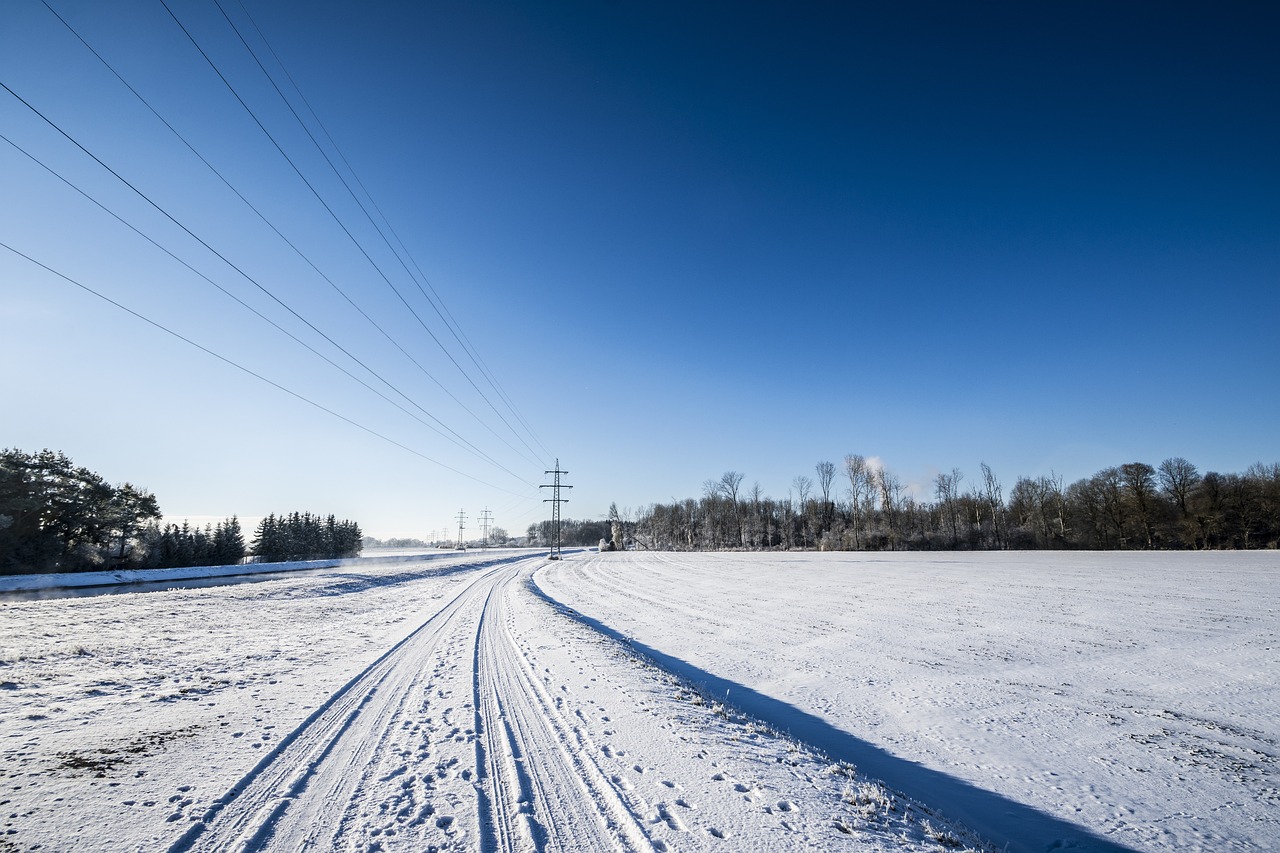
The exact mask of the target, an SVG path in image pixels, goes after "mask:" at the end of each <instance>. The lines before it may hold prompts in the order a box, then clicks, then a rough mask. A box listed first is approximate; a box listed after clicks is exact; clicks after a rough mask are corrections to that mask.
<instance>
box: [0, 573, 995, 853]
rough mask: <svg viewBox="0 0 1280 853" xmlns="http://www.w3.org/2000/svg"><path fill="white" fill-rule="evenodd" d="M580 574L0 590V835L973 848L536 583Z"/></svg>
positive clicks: (58, 843) (10, 844) (193, 846)
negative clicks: (6, 594)
mask: <svg viewBox="0 0 1280 853" xmlns="http://www.w3.org/2000/svg"><path fill="white" fill-rule="evenodd" d="M610 556H614V555H610ZM578 563H581V564H582V565H581V568H582V570H583V571H584V572H585V573H586V575H585V576H591V575H592V574H593V573H597V572H599V571H600V570H601V569H602V568H608V566H607V564H597V563H596V562H595V561H594V559H593V558H591V557H589V556H588V555H585V554H575V555H569V556H568V558H567V559H566V560H564V561H562V562H560V563H555V564H549V563H547V561H545V560H544V559H542V558H541V557H529V556H527V555H521V554H515V555H507V556H500V555H494V554H488V555H485V554H475V553H472V554H465V555H453V556H451V557H448V558H444V559H437V560H432V561H430V562H425V561H420V562H410V563H400V564H381V565H347V566H337V567H331V568H327V569H322V570H319V571H307V572H295V573H291V574H276V575H271V576H267V577H265V578H263V577H259V578H255V579H253V581H254V582H248V581H247V580H245V581H237V580H236V579H227V583H226V584H225V585H215V586H203V587H197V588H172V589H156V588H154V585H153V586H152V587H149V589H150V591H146V592H139V591H124V590H132V589H137V588H136V587H121V588H118V589H116V590H113V594H106V595H97V596H84V597H56V594H54V593H50V597H46V598H40V599H30V600H28V599H13V598H10V599H8V600H0V754H2V756H3V761H2V762H0V851H15V850H59V851H96V850H101V851H108V850H110V851H118V850H137V851H144V850H145V851H155V850H161V851H163V850H168V851H175V853H176V851H197V850H209V851H214V850H216V851H225V850H239V851H276V850H290V851H294V850H299V849H308V850H352V851H375V850H384V851H399V850H405V851H408V850H413V851H424V850H437V851H443V850H468V851H516V850H537V851H543V850H581V851H599V850H627V851H664V853H665V851H673V850H717V851H755V850H836V849H838V850H847V849H857V850H872V851H900V850H939V849H987V848H985V847H984V846H983V845H982V843H981V842H980V841H979V839H978V838H977V837H976V836H974V835H973V834H972V833H970V832H969V831H968V830H967V829H966V828H964V827H963V826H961V825H959V824H955V823H951V822H948V821H947V820H945V819H944V818H942V817H940V816H939V815H938V814H937V809H936V808H935V807H934V805H935V804H931V803H922V802H918V801H916V800H913V799H912V798H910V797H907V796H904V795H902V794H900V793H897V792H894V791H892V790H888V789H886V788H885V787H884V786H883V785H881V784H880V783H879V782H878V781H877V780H875V779H874V778H870V777H868V776H866V775H863V774H860V773H858V772H857V771H856V769H855V768H853V767H851V766H849V765H848V764H843V763H840V762H836V761H833V760H831V759H830V758H829V757H828V756H826V755H825V754H823V753H822V752H821V751H819V750H815V749H813V748H811V747H810V746H808V745H807V744H805V743H803V742H801V741H798V740H796V739H792V738H788V737H786V736H783V735H780V734H778V733H777V732H775V731H773V730H772V729H770V728H769V727H768V726H766V725H762V724H761V723H760V722H759V721H757V720H754V719H752V718H750V717H749V716H747V715H745V714H742V713H740V712H738V711H735V710H734V709H733V708H732V707H730V706H728V705H725V704H724V703H723V702H722V701H721V697H717V696H715V695H712V694H711V693H709V692H708V691H701V690H699V689H697V688H696V686H691V685H690V684H688V683H686V682H684V681H681V680H679V679H678V678H675V677H673V676H671V675H669V674H668V673H666V672H664V671H663V670H661V669H659V668H657V667H656V666H655V665H654V663H653V662H652V661H650V660H648V659H646V658H645V657H644V656H641V655H638V654H637V653H636V652H635V651H634V650H632V649H631V648H630V647H628V645H627V644H625V643H623V642H619V641H618V640H617V639H616V638H615V637H614V636H613V634H612V632H611V631H610V630H609V629H608V628H607V627H605V626H596V625H594V624H593V623H592V622H591V621H590V620H589V619H588V618H587V617H585V616H583V615H580V614H578V613H575V612H573V611H570V610H568V609H566V608H564V607H562V606H561V605H560V604H558V603H557V602H555V601H554V600H551V599H549V598H548V597H547V596H546V595H545V594H544V593H543V592H542V591H541V590H540V589H539V587H538V586H537V583H536V580H535V579H536V578H538V577H540V575H539V572H540V571H542V570H545V569H546V568H547V567H548V566H549V565H553V566H554V567H555V571H556V572H557V573H559V572H562V571H564V570H569V571H570V573H572V572H573V571H576V569H575V568H573V567H574V566H576V564H578ZM558 577H561V575H558ZM562 577H565V578H567V577H568V575H563V576H562ZM601 595H602V601H603V602H607V601H608V600H609V599H610V595H611V593H609V592H608V591H607V589H606V588H604V587H602V588H601ZM652 616H653V618H654V619H655V621H663V622H669V620H670V614H668V613H665V612H663V613H654V614H652ZM602 629H603V630H602Z"/></svg>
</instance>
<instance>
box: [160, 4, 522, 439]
mask: <svg viewBox="0 0 1280 853" xmlns="http://www.w3.org/2000/svg"><path fill="white" fill-rule="evenodd" d="M160 5H162V6H164V8H165V11H167V12H168V13H169V16H170V17H171V18H173V20H174V23H176V24H177V25H178V28H179V29H181V30H182V32H183V34H184V35H186V37H187V39H188V40H189V41H190V42H191V44H192V45H193V46H194V47H195V49H196V50H197V51H198V52H199V54H200V55H201V56H202V57H204V60H205V62H207V63H208V64H209V67H210V68H212V69H213V72H214V73H215V74H216V75H217V76H218V79H220V80H221V81H222V82H223V84H224V85H225V86H226V87H227V90H228V91H230V92H231V94H232V96H233V97H234V98H235V99H236V101H237V102H238V103H239V104H240V106H241V107H243V108H244V110H245V112H247V113H248V114H249V117H250V118H252V119H253V122H254V124H256V125H257V126H258V129H259V130H261V131H262V132H263V133H264V134H265V135H266V137H267V139H268V140H270V142H271V144H272V145H273V146H275V149H276V150H277V151H278V152H280V156H282V157H284V159H285V161H286V162H287V163H288V164H289V166H290V167H292V169H293V171H294V172H295V173H296V174H297V175H298V177H299V178H300V179H301V180H302V182H303V183H304V184H306V186H307V189H309V190H310V191H311V194H312V195H314V196H315V198H316V200H317V201H318V202H320V205H321V207H323V208H324V209H325V211H326V212H328V214H329V216H330V217H331V218H332V219H333V221H334V222H335V223H337V225H338V227H339V228H340V229H342V232H343V233H344V234H346V235H347V237H348V239H350V240H351V242H352V244H353V245H354V246H355V247H356V249H357V250H358V251H359V252H360V254H361V255H363V256H364V258H365V260H367V261H368V262H369V264H370V266H372V267H373V269H374V271H375V272H377V273H378V276H379V277H380V278H381V279H382V280H383V282H385V283H386V285H387V286H388V287H390V288H391V290H392V292H393V293H395V295H396V297H397V298H398V299H399V300H400V302H401V303H402V304H403V305H404V307H405V308H406V309H407V310H408V311H409V313H410V315H412V316H413V318H414V320H416V321H417V322H418V325H419V326H421V327H422V330H423V331H425V332H426V333H427V335H428V336H429V337H430V338H431V340H432V341H434V342H435V344H436V346H437V347H439V348H440V351H441V352H443V353H444V355H445V357H446V358H448V359H449V361H450V362H452V363H453V365H454V367H456V368H457V369H458V371H459V372H460V373H461V374H462V375H463V378H465V379H466V380H467V382H468V383H469V384H470V385H471V387H472V388H473V389H475V391H476V393H477V394H479V395H480V398H481V399H483V400H484V401H485V403H487V404H488V405H489V407H490V408H491V409H493V411H494V413H495V414H496V415H497V416H498V418H499V420H501V421H502V422H503V423H504V424H506V426H507V428H508V429H510V430H511V431H512V433H513V434H515V435H516V437H517V438H519V439H520V441H521V443H523V444H525V446H526V447H527V448H528V449H529V450H530V452H534V454H535V455H536V452H535V451H533V448H531V447H529V446H528V443H527V442H525V441H524V439H523V438H521V437H520V436H519V434H518V433H516V431H515V430H514V429H513V428H512V427H511V424H510V423H508V422H507V420H506V418H505V417H503V416H502V413H501V412H499V411H498V410H497V407H496V406H494V405H493V403H492V401H490V400H489V398H488V396H487V395H486V394H485V393H484V392H483V391H482V390H481V389H480V387H479V386H478V385H476V383H475V380H473V379H472V378H471V375H470V374H469V373H467V371H466V370H465V369H464V368H463V367H462V365H461V364H459V363H458V360H457V359H456V358H454V356H453V353H451V352H449V350H448V348H447V347H445V345H444V343H443V342H441V340H440V339H439V337H437V336H436V334H435V332H433V331H432V330H431V328H430V327H429V326H428V325H427V324H426V322H425V321H424V320H423V319H422V317H421V315H419V314H418V312H417V311H416V310H414V308H413V306H412V305H411V304H409V300H407V299H406V298H405V297H404V294H403V293H401V292H400V289H399V288H398V287H396V286H395V284H394V283H393V282H392V281H391V279H390V278H388V277H387V274H386V273H385V272H384V271H383V270H382V267H381V266H379V265H378V262H377V261H375V260H374V259H373V256H371V255H370V254H369V252H368V251H367V250H366V249H365V248H364V246H363V244H361V242H360V241H359V240H358V239H357V238H356V236H355V235H354V234H353V233H352V232H351V230H350V229H349V228H348V227H347V226H346V224H345V223H344V222H343V221H342V218H341V217H339V216H338V214H337V213H336V212H335V211H334V210H333V208H332V207H331V206H330V205H329V203H328V202H326V201H325V200H324V197H323V196H321V194H320V192H319V191H318V190H317V189H316V188H315V186H314V185H313V184H312V183H311V181H310V180H308V179H307V177H306V175H304V174H303V173H302V170H301V169H300V168H299V167H298V165H297V163H295V162H294V161H293V158H292V157H290V156H289V155H288V153H287V152H286V151H285V150H284V148H283V147H282V146H281V145H280V143H279V142H278V141H277V140H276V138H275V136H273V135H272V133H271V132H270V131H269V130H267V128H266V125H264V124H263V123H262V120H261V119H259V118H258V115H257V113H255V112H254V111H253V109H252V108H251V107H250V106H249V105H248V104H247V103H246V102H245V100H244V99H243V98H242V97H240V94H239V92H237V91H236V88H235V87H234V86H232V85H231V81H229V80H228V79H227V78H226V76H225V75H224V74H223V73H222V71H221V70H220V69H219V68H218V65H217V63H215V62H214V61H213V59H212V57H210V56H209V54H208V53H207V52H205V50H204V48H202V47H201V46H200V43H199V42H198V41H197V40H196V38H195V36H194V35H192V34H191V31H190V30H188V29H187V27H186V26H185V25H184V24H183V23H182V21H181V20H180V19H179V18H178V16H177V15H176V14H174V12H173V10H172V9H171V8H170V7H169V4H168V3H167V2H166V0H160ZM219 10H220V11H222V9H221V6H219ZM223 16H224V17H226V13H225V11H223ZM232 29H233V30H235V27H234V25H233V26H232ZM236 34H237V36H239V31H238V30H236ZM241 42H242V43H243V42H244V39H243V37H241ZM245 46H246V48H247V47H248V45H247V44H246V45H245ZM249 53H250V55H251V56H253V51H252V50H250V51H249ZM254 61H255V62H257V57H256V56H254ZM258 65H259V67H260V68H261V63H260V62H259V63H258ZM263 72H264V74H265V69H263ZM267 79H268V80H271V77H270V75H269V74H268V75H267ZM271 85H272V87H273V88H275V89H276V92H277V94H280V97H281V99H282V100H284V101H285V105H286V106H288V107H289V110H290V112H293V114H294V117H295V118H297V113H296V112H294V111H293V107H292V106H290V105H289V103H288V99H287V98H284V96H283V94H282V93H280V90H279V87H277V86H276V85H275V81H273V80H272V81H271ZM298 121H299V123H301V119H298ZM303 130H304V131H305V132H306V133H307V135H308V136H309V137H310V138H311V140H312V143H313V144H316V146H317V148H319V144H318V143H316V142H315V137H314V136H312V135H311V132H310V130H308V129H307V128H306V126H305V124H304V125H303ZM321 154H322V156H324V157H325V160H326V161H327V162H329V165H330V167H331V168H332V167H333V164H332V161H329V158H328V156H327V155H325V154H324V152H323V150H321ZM334 171H335V173H336V171H337V170H336V169H335V170H334ZM339 180H341V175H339ZM343 184H344V186H345V185H346V182H345V181H343ZM347 190H348V192H350V187H347ZM353 195H354V194H353ZM362 209H363V207H362ZM367 215H368V213H367V211H366V216H367ZM375 227H376V226H375ZM379 233H381V232H379ZM384 239H385V238H384ZM454 399H455V400H456V399H457V398H454ZM458 402H459V405H462V403H461V401H458ZM512 449H513V450H514V448H512ZM527 458H528V457H526V459H527ZM529 461H532V460H529Z"/></svg>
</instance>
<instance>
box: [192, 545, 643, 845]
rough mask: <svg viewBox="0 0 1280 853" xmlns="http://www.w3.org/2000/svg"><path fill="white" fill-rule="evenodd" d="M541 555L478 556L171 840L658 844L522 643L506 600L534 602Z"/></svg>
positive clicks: (220, 842) (228, 842) (218, 842)
mask: <svg viewBox="0 0 1280 853" xmlns="http://www.w3.org/2000/svg"><path fill="white" fill-rule="evenodd" d="M540 565H542V560H541V558H534V559H530V558H527V557H526V558H522V559H521V560H520V561H519V562H517V563H516V564H515V565H511V561H509V560H508V561H503V562H502V563H499V564H498V565H490V566H487V567H482V568H481V571H480V573H479V574H478V575H477V576H476V577H475V578H474V579H473V580H471V581H470V582H469V583H467V584H466V585H465V586H464V587H462V588H461V589H460V590H459V591H458V592H457V594H456V595H454V597H453V598H452V599H450V600H449V601H448V602H447V603H445V604H444V605H443V606H442V607H440V609H439V610H438V611H437V612H436V613H435V614H433V615H432V616H431V617H430V618H428V619H427V620H426V621H425V622H423V624H422V625H420V626H419V627H418V628H417V629H416V630H415V631H414V632H413V633H411V634H410V635H409V636H408V637H406V638H405V639H404V640H402V641H401V642H400V643H398V644H396V645H395V646H393V647H392V648H391V649H390V650H388V651H387V652H386V653H385V654H384V655H383V656H382V657H380V658H379V659H378V660H377V661H375V662H374V663H372V664H371V665H370V666H368V667H367V668H366V669H365V670H364V671H362V672H361V673H360V674H359V675H357V676H356V677H354V678H353V679H351V681H349V682H348V683H347V684H346V685H345V686H344V687H343V688H342V689H340V690H339V691H337V692H336V693H335V694H333V695H332V696H331V697H330V698H329V699H328V700H327V701H326V702H325V703H324V704H323V705H322V706H321V707H320V708H318V709H317V710H316V711H315V712H313V713H312V715H311V716H310V717H308V719H307V720H306V721H304V722H303V723H302V724H301V725H299V726H298V727H297V728H296V729H295V730H294V731H293V732H291V733H290V734H289V735H287V736H286V737H285V738H283V739H282V740H281V742H280V743H279V744H277V746H276V748H275V749H274V750H273V751H272V752H271V753H269V754H268V755H266V756H265V757H264V758H263V759H262V760H261V761H260V762H259V763H258V765H257V766H255V767H254V768H253V769H252V770H251V771H249V773H248V774H246V775H245V777H244V778H242V779H241V780H240V782H238V783H237V784H236V785H234V786H233V787H232V788H231V789H230V790H229V791H228V792H227V793H226V794H225V795H223V796H222V797H221V798H219V799H218V800H217V801H216V802H215V803H214V804H213V805H212V806H211V807H210V808H209V809H208V811H207V812H206V813H205V815H204V816H203V818H201V819H200V820H198V821H196V822H195V823H193V824H192V826H191V827H190V828H189V829H188V830H187V831H186V832H185V833H184V834H183V835H182V836H181V837H180V838H179V839H178V840H177V841H175V842H174V843H173V844H172V845H171V846H170V848H169V850H170V853H187V851H193V852H194V851H219V853H221V851H237V853H263V851H271V850H280V849H289V850H315V851H320V850H334V849H339V848H341V849H350V850H369V851H373V850H393V849H402V848H403V849H423V848H425V847H428V846H430V847H431V848H432V849H440V850H445V849H466V850H477V849H478V850H481V851H485V852H486V853H489V851H494V853H544V851H552V850H593V851H594V850H620V851H635V853H652V851H654V850H655V846H654V844H653V843H652V842H651V841H650V839H649V836H648V835H647V834H646V832H645V830H644V829H643V827H642V824H641V821H640V819H639V818H638V817H637V814H638V813H639V812H640V811H642V810H643V804H636V803H632V802H630V800H631V799H632V797H629V796H627V795H626V793H625V792H621V791H619V790H618V788H617V785H616V783H613V782H610V781H609V778H608V777H607V776H606V774H605V772H604V771H603V770H602V769H601V767H600V765H599V764H598V763H597V759H596V758H595V755H596V753H597V752H598V750H597V749H596V747H595V745H594V744H593V743H591V741H590V737H589V735H588V734H587V733H586V732H585V731H583V729H582V728H581V727H580V726H577V725H575V724H574V721H573V720H571V719H569V718H567V717H566V716H565V715H564V714H562V713H561V711H560V710H559V709H558V708H557V703H556V701H555V699H554V698H553V697H552V696H551V694H550V693H549V692H548V690H547V687H546V686H544V685H543V684H542V683H541V682H540V681H539V679H538V677H537V675H536V674H535V672H534V669H533V666H532V664H531V663H530V662H529V660H528V659H527V658H526V657H525V654H524V653H523V652H522V651H521V649H520V644H519V641H518V638H517V637H516V635H515V633H514V631H513V625H512V621H513V620H512V619H511V618H510V616H509V613H508V607H509V606H512V604H513V603H514V604H515V605H516V606H520V605H521V604H528V603H531V602H532V598H531V597H528V598H527V599H526V600H525V601H523V602H513V596H516V595H524V596H528V595H529V594H528V593H527V592H526V591H524V590H523V589H522V588H521V586H520V579H521V578H522V577H528V575H529V574H531V570H532V569H533V568H535V567H537V566H540ZM468 647H470V648H469V649H468ZM468 652H469V653H468ZM433 661H434V664H435V665H434V668H433V666H432V663H433ZM446 706H447V707H446ZM468 706H469V707H468ZM441 707H443V712H442V713H439V709H440V708H441ZM437 714H438V715H437ZM461 720H466V721H467V722H471V723H472V727H471V728H470V729H466V730H465V731H464V730H463V729H462V727H461V724H460V721H461Z"/></svg>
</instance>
